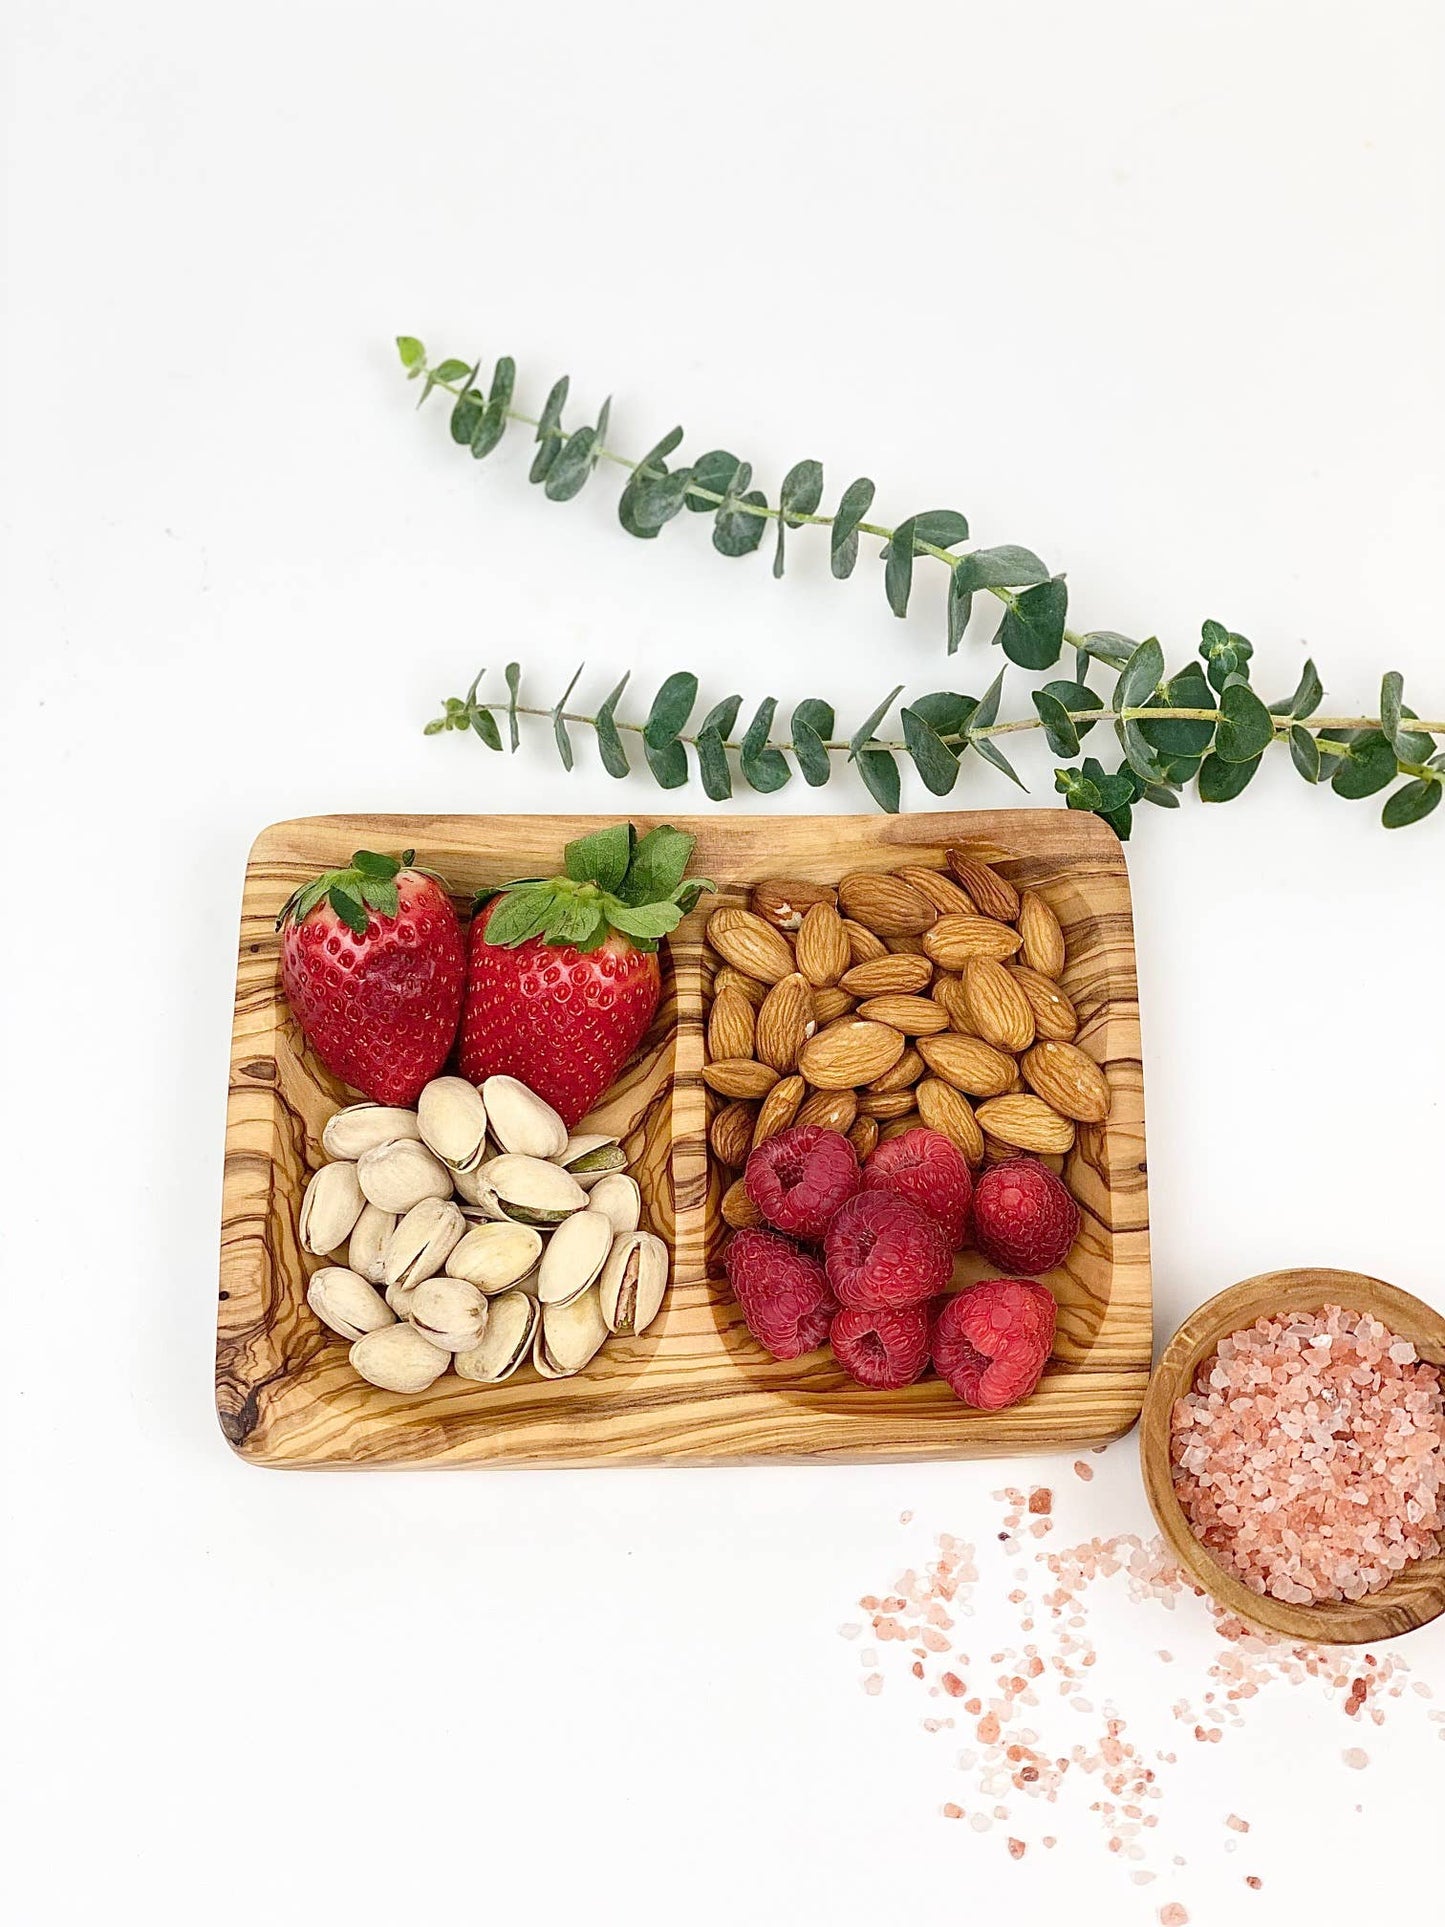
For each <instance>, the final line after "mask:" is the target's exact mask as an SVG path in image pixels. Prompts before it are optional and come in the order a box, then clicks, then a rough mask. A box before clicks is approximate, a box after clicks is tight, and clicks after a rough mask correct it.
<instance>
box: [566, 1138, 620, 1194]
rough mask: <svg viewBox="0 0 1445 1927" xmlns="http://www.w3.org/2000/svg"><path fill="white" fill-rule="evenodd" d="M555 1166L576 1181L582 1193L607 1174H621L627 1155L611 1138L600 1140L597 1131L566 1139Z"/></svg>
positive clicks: (615, 1140)
mask: <svg viewBox="0 0 1445 1927" xmlns="http://www.w3.org/2000/svg"><path fill="white" fill-rule="evenodd" d="M557 1163H558V1164H560V1165H561V1167H562V1169H563V1170H564V1171H566V1172H567V1173H568V1174H569V1176H571V1177H574V1178H576V1180H577V1182H578V1183H579V1184H580V1185H581V1186H582V1188H583V1190H584V1191H585V1190H589V1189H590V1188H591V1186H592V1185H594V1184H596V1183H597V1181H598V1179H599V1178H605V1177H606V1176H607V1174H608V1172H609V1171H625V1170H626V1169H627V1153H626V1152H625V1151H624V1150H623V1148H622V1146H621V1145H620V1144H619V1143H618V1142H617V1139H616V1138H615V1137H604V1136H603V1135H602V1133H601V1132H600V1131H581V1132H574V1133H573V1135H572V1136H571V1137H569V1138H568V1140H567V1145H566V1149H565V1150H564V1151H563V1153H562V1155H561V1157H559V1158H558V1159H557Z"/></svg>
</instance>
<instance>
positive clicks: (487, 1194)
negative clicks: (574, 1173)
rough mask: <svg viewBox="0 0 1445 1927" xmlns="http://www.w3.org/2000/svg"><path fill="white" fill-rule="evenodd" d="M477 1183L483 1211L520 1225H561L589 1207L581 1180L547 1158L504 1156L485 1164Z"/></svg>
mask: <svg viewBox="0 0 1445 1927" xmlns="http://www.w3.org/2000/svg"><path fill="white" fill-rule="evenodd" d="M477 1179H478V1183H479V1187H480V1189H481V1193H482V1196H481V1198H480V1200H479V1202H480V1203H481V1206H482V1209H483V1210H484V1211H490V1212H491V1213H492V1215H493V1216H494V1217H498V1218H511V1219H512V1220H513V1221H514V1222H515V1223H517V1224H532V1225H540V1226H542V1227H544V1228H545V1227H546V1226H548V1225H554V1224H561V1222H562V1220H563V1219H564V1218H570V1217H571V1215H572V1213H573V1212H574V1211H581V1210H582V1209H584V1207H585V1206H586V1203H587V1193H586V1192H585V1191H584V1190H583V1189H582V1187H581V1185H580V1184H578V1182H577V1180H576V1179H575V1178H570V1177H568V1175H567V1173H566V1172H565V1171H563V1170H561V1169H560V1168H559V1167H558V1166H557V1165H555V1164H550V1163H548V1161H547V1160H546V1159H545V1158H533V1157H525V1156H522V1155H520V1154H513V1153H504V1154H503V1156H501V1157H499V1158H492V1159H491V1160H490V1161H489V1162H488V1163H486V1164H484V1165H483V1166H482V1168H481V1170H480V1171H478V1173H477Z"/></svg>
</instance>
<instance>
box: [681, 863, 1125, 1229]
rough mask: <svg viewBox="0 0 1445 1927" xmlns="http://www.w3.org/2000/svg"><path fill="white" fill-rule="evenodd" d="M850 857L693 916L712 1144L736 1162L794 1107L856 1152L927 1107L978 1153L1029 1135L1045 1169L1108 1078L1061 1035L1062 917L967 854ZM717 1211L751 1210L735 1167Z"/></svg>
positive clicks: (1015, 1147) (1101, 1106)
mask: <svg viewBox="0 0 1445 1927" xmlns="http://www.w3.org/2000/svg"><path fill="white" fill-rule="evenodd" d="M946 861H947V865H948V869H947V871H946V872H945V871H943V870H934V869H930V868H928V867H926V866H924V865H921V864H904V865H901V866H900V867H899V868H898V869H896V870H891V871H877V870H860V871H856V872H854V873H853V874H852V875H850V876H845V877H844V878H843V879H842V881H841V882H840V883H839V884H838V886H837V888H836V889H833V888H831V887H829V886H828V885H826V884H818V883H806V882H800V881H791V880H781V879H780V880H770V881H767V882H763V883H759V884H756V885H755V886H754V888H753V891H752V896H751V902H750V907H749V908H748V909H746V910H744V909H741V908H738V907H734V906H724V907H723V908H720V909H718V910H716V911H714V913H713V915H712V917H711V918H710V919H709V922H708V926H707V936H708V942H709V944H710V945H711V947H712V949H713V950H714V951H715V952H716V953H717V955H718V957H719V958H720V959H721V960H722V961H721V964H720V966H719V968H718V970H717V972H716V975H715V977H714V980H713V1000H712V1007H711V1010H710V1013H709V1017H708V1027H707V1054H708V1062H707V1064H706V1066H705V1068H704V1070H703V1078H704V1081H705V1082H706V1084H707V1086H708V1088H709V1089H710V1090H711V1091H713V1092H714V1093H715V1095H716V1097H717V1098H718V1099H720V1100H722V1102H721V1105H720V1107H719V1108H718V1109H717V1111H716V1113H715V1115H714V1116H713V1119H712V1124H711V1130H710V1138H709V1141H710V1143H711V1146H712V1151H713V1154H714V1156H715V1157H716V1158H717V1159H718V1160H719V1162H720V1163H721V1164H722V1165H724V1166H725V1167H727V1169H728V1170H730V1171H733V1172H737V1171H740V1170H741V1169H742V1167H743V1166H744V1165H745V1164H746V1162H747V1158H748V1153H749V1152H750V1151H751V1150H752V1149H753V1148H754V1147H755V1146H756V1145H758V1144H761V1143H763V1142H765V1141H766V1140H767V1139H768V1138H770V1137H772V1136H774V1135H775V1134H776V1133H777V1132H779V1131H781V1130H785V1129H786V1128H787V1127H788V1126H789V1125H792V1124H818V1125H823V1126H826V1127H827V1128H829V1129H831V1130H835V1131H842V1132H844V1133H845V1134H846V1135H847V1136H848V1138H849V1139H850V1140H851V1142H852V1144H853V1147H854V1149H855V1150H856V1151H857V1153H858V1156H859V1158H860V1159H863V1158H866V1157H867V1156H868V1154H869V1152H870V1151H872V1149H873V1147H874V1145H875V1144H877V1143H878V1141H879V1139H880V1137H885V1138H886V1137H893V1136H896V1135H898V1134H899V1133H901V1132H903V1131H907V1130H911V1129H912V1128H914V1127H915V1126H916V1125H919V1124H925V1125H927V1126H928V1127H929V1128H930V1129H932V1130H935V1131H940V1132H942V1133H943V1135H944V1136H946V1137H948V1138H951V1139H952V1140H953V1142H954V1143H955V1144H956V1145H957V1146H958V1148H959V1150H960V1151H961V1152H962V1153H963V1155H964V1157H965V1158H967V1159H968V1161H969V1163H970V1164H972V1165H974V1166H977V1165H980V1164H982V1163H984V1162H985V1161H989V1162H993V1161H997V1160H999V1159H1002V1158H1010V1157H1017V1156H1018V1155H1019V1153H1020V1152H1030V1153H1033V1154H1035V1155H1037V1156H1039V1157H1040V1158H1042V1160H1043V1161H1044V1162H1045V1163H1047V1164H1049V1165H1050V1166H1051V1167H1052V1168H1053V1169H1054V1170H1056V1171H1058V1170H1060V1169H1061V1168H1062V1163H1063V1158H1064V1156H1065V1154H1066V1153H1067V1152H1068V1151H1070V1150H1071V1149H1072V1148H1073V1144H1074V1138H1075V1134H1076V1129H1077V1126H1078V1125H1079V1124H1097V1123H1100V1122H1102V1121H1103V1119H1104V1118H1105V1117H1107V1115H1108V1112H1109V1104H1110V1092H1109V1085H1108V1080H1107V1079H1106V1078H1105V1076H1104V1073H1103V1072H1102V1071H1101V1070H1100V1068H1099V1066H1098V1065H1097V1064H1096V1063H1095V1062H1094V1060H1093V1058H1091V1057H1090V1056H1089V1055H1088V1054H1087V1052H1085V1051H1083V1050H1080V1049H1079V1048H1078V1046H1077V1045H1076V1044H1075V1042H1074V1038H1075V1037H1076V1035H1077V1033H1078V1028H1079V1023H1078V1015H1077V1013H1076V1011H1075V1009H1074V1006H1073V1004H1072V1003H1071V1002H1070V1000H1069V998H1068V996H1067V995H1066V993H1065V991H1064V990H1063V988H1062V985H1061V982H1060V980H1061V978H1062V977H1063V974H1064V968H1065V964H1066V962H1067V958H1066V955H1065V946H1064V936H1063V931H1062V930H1061V928H1060V926H1059V920H1058V918H1057V917H1056V916H1055V915H1054V912H1053V911H1052V910H1051V909H1050V908H1049V906H1048V904H1047V903H1046V902H1045V901H1044V899H1043V898H1042V897H1041V896H1039V895H1038V894H1037V892H1035V891H1032V890H1024V891H1022V892H1020V891H1018V890H1016V889H1015V888H1014V886H1013V884H1011V883H1010V882H1009V881H1008V880H1007V878H1005V877H1003V876H1001V875H1000V874H999V872H998V871H997V870H996V869H995V868H994V867H993V866H992V865H991V864H990V863H988V862H986V861H984V860H983V858H982V857H980V856H978V855H976V854H973V853H971V852H970V851H969V850H967V849H960V850H949V851H948V852H947V856H946ZM723 1217H724V1218H725V1220H726V1221H727V1223H729V1224H730V1225H733V1226H735V1227H742V1226H747V1225H754V1224H756V1223H757V1222H758V1214H757V1211H756V1208H755V1207H754V1206H753V1204H752V1203H751V1201H750V1200H749V1198H748V1196H747V1193H746V1191H745V1190H744V1188H743V1183H742V1180H741V1179H740V1178H738V1179H736V1180H735V1181H734V1182H733V1183H732V1185H731V1186H730V1188H729V1189H728V1191H727V1193H726V1195H725V1196H724V1199H723Z"/></svg>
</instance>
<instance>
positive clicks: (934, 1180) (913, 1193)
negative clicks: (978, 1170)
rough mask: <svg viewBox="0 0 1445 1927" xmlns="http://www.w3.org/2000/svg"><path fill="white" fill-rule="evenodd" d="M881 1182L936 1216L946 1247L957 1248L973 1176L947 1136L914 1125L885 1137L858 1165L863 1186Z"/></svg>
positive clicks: (964, 1233)
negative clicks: (860, 1169) (861, 1168)
mask: <svg viewBox="0 0 1445 1927" xmlns="http://www.w3.org/2000/svg"><path fill="white" fill-rule="evenodd" d="M880 1186H881V1187H882V1189H884V1190H886V1191H896V1192H897V1193H898V1195H899V1197H900V1198H907V1200H908V1202H909V1203H910V1204H916V1205H917V1206H918V1207H919V1209H920V1210H923V1211H926V1212H927V1213H928V1215H929V1217H931V1218H937V1220H938V1222H939V1223H940V1224H941V1225H942V1226H943V1229H944V1231H945V1233H946V1234H947V1237H948V1242H949V1245H950V1247H951V1249H953V1250H954V1251H961V1250H962V1248H963V1244H964V1240H965V1238H966V1237H967V1236H968V1208H969V1205H970V1204H971V1203H972V1202H973V1179H972V1178H971V1177H970V1175H969V1170H968V1166H967V1164H965V1163H964V1160H963V1153H962V1152H961V1151H960V1150H959V1148H958V1146H957V1145H956V1144H955V1143H954V1142H953V1141H952V1139H951V1138H946V1137H945V1136H944V1135H943V1133H942V1132H941V1131H930V1130H926V1129H923V1128H919V1129H918V1130H915V1131H905V1132H904V1133H903V1134H902V1136H901V1137H892V1138H887V1139H885V1140H884V1142H883V1143H882V1144H880V1145H878V1147H877V1148H876V1149H875V1150H874V1152H873V1154H872V1155H871V1156H870V1158H869V1159H868V1162H867V1163H866V1164H865V1165H864V1167H863V1188H864V1190H865V1191H872V1190H876V1189H878V1188H879V1187H880Z"/></svg>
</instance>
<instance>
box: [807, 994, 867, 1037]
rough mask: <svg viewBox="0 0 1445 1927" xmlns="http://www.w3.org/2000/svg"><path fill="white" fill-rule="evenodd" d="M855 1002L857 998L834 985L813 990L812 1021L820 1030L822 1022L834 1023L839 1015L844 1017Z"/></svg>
mask: <svg viewBox="0 0 1445 1927" xmlns="http://www.w3.org/2000/svg"><path fill="white" fill-rule="evenodd" d="M856 1002H857V999H856V998H854V997H850V996H849V995H848V993H847V991H846V990H839V989H837V988H836V987H835V988H834V989H832V990H815V991H814V992H813V1021H814V1023H816V1024H817V1026H818V1028H819V1030H821V1029H822V1028H823V1026H824V1024H832V1023H836V1022H837V1020H838V1019H839V1018H840V1017H846V1016H847V1015H848V1012H849V1011H850V1010H852V1009H853V1007H854V1005H855V1003H856Z"/></svg>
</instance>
